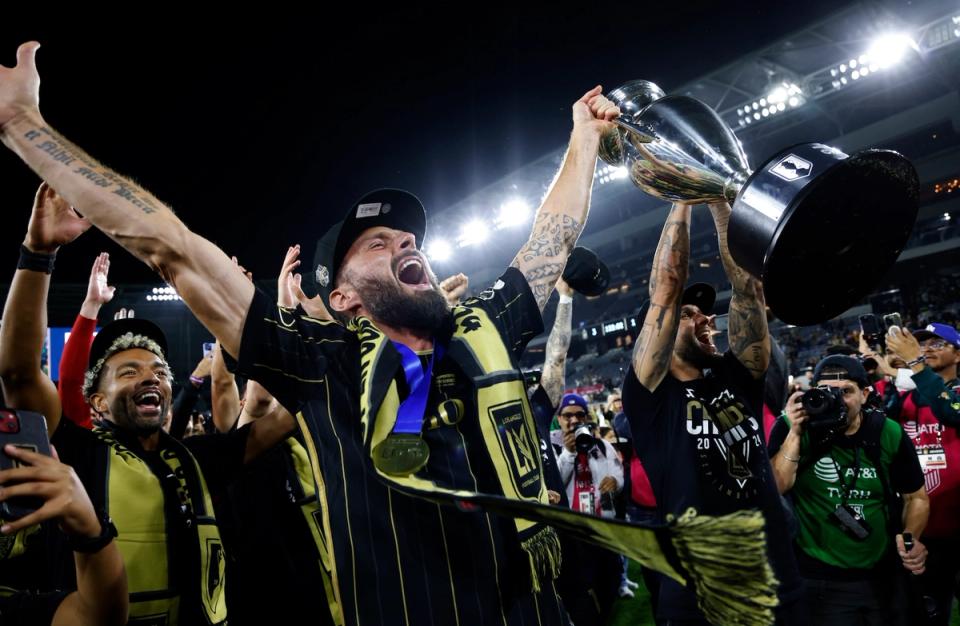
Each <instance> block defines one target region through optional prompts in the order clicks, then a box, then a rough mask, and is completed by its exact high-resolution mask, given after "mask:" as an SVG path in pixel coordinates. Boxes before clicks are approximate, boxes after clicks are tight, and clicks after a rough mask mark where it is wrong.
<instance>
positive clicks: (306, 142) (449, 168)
mask: <svg viewBox="0 0 960 626" xmlns="http://www.w3.org/2000/svg"><path fill="white" fill-rule="evenodd" d="M144 6H146V5H144ZM600 6H601V5H600V4H599V3H591V4H590V5H589V6H588V8H585V9H577V10H565V11H564V12H562V13H557V12H556V10H555V9H553V8H547V7H545V8H542V9H539V10H534V9H525V10H523V11H521V12H519V13H517V12H514V11H510V12H508V11H506V10H501V11H499V12H497V13H496V14H493V11H488V12H487V13H485V14H477V15H475V16H473V17H457V18H454V17H452V15H450V13H449V12H450V11H452V9H447V10H446V11H442V10H427V9H407V10H404V11H399V10H393V11H389V12H383V11H379V10H373V9H372V8H369V9H367V10H364V11H363V12H358V13H356V14H354V15H352V16H350V15H339V14H338V16H337V17H334V16H333V15H332V14H330V10H328V11H327V14H326V15H308V14H295V13H293V12H292V11H287V12H285V14H284V17H282V18H277V17H264V16H260V15H249V14H246V15H241V16H230V18H229V21H228V20H227V19H226V18H223V19H222V20H219V21H213V20H209V21H200V20H198V18H197V17H196V16H195V15H193V14H189V13H187V14H183V15H171V14H162V15H160V14H157V15H151V14H149V13H147V14H144V15H142V16H139V17H137V18H134V17H133V15H132V14H131V15H130V16H129V19H128V21H126V22H124V21H123V20H122V18H118V17H117V16H116V15H113V16H112V17H111V18H110V20H109V21H110V23H108V24H107V23H103V22H102V21H99V22H97V24H98V25H97V26H90V25H87V22H88V21H89V23H90V24H93V23H94V21H95V20H89V19H87V18H81V17H79V16H77V17H76V18H75V19H74V18H72V17H71V18H67V17H63V16H61V19H58V20H57V22H58V25H56V26H51V25H49V24H45V23H44V22H45V21H47V20H40V19H37V20H33V21H30V20H25V21H23V22H20V23H12V22H6V23H4V26H3V29H2V32H0V63H3V64H5V65H10V64H12V63H13V61H14V52H15V50H16V46H17V45H18V44H19V43H20V42H22V41H26V40H28V39H37V40H39V41H40V42H41V43H42V45H43V47H42V48H41V50H40V51H39V53H38V57H37V58H38V66H39V69H40V75H41V79H42V86H41V111H42V112H43V114H44V117H45V118H46V120H47V121H48V122H49V123H50V124H51V125H53V126H54V127H55V128H57V129H58V130H59V131H60V132H61V133H63V134H64V135H66V136H67V137H69V138H70V139H72V140H73V141H74V142H76V143H78V144H79V145H80V146H82V147H83V148H84V149H86V150H87V151H88V152H90V153H91V154H92V155H93V156H95V157H97V158H98V159H100V160H101V161H104V162H105V163H106V164H108V165H109V166H111V167H113V168H115V169H117V170H118V171H120V172H121V173H123V174H125V175H128V176H132V177H134V178H135V179H136V180H137V181H139V182H140V183H141V184H142V185H144V186H146V187H147V188H148V189H150V190H151V191H152V192H153V193H155V194H156V195H157V196H158V197H159V198H160V199H161V200H163V201H164V202H166V203H168V204H170V205H171V206H173V207H174V209H175V210H176V211H177V212H178V214H179V215H180V216H181V217H182V219H183V220H184V221H185V222H186V223H187V224H188V225H189V226H190V227H191V228H192V229H193V230H195V231H196V232H199V233H201V234H202V235H204V236H206V237H208V238H210V239H212V240H214V241H215V242H216V243H218V244H219V245H220V246H221V247H223V248H224V249H225V250H226V251H227V252H228V253H229V254H236V255H237V256H239V257H240V258H241V261H242V262H243V263H244V264H245V265H247V266H248V267H249V268H251V269H252V270H253V272H254V274H255V276H259V277H261V278H266V277H272V276H275V275H276V272H277V270H278V268H279V264H280V261H281V258H282V254H283V252H284V251H285V250H286V246H287V245H289V244H290V243H302V244H304V246H305V249H306V250H310V251H312V249H313V245H314V243H315V241H316V239H317V238H318V237H319V236H320V235H321V234H322V233H323V232H324V231H325V230H326V228H327V227H328V226H329V225H330V224H332V223H333V222H335V221H336V220H338V219H339V218H340V217H341V216H342V214H343V213H344V211H345V210H346V209H347V208H348V207H349V205H350V203H351V202H353V200H355V199H356V198H357V197H358V196H360V195H361V194H362V193H363V192H365V191H367V190H369V189H372V188H376V187H382V186H397V187H404V188H407V189H410V190H411V191H413V192H414V193H416V194H418V195H419V196H420V197H421V199H422V200H423V201H424V204H425V205H426V207H427V210H428V212H429V211H431V210H433V211H437V210H441V209H444V208H446V207H447V206H450V205H451V204H453V203H455V202H457V201H458V200H461V199H462V198H464V197H465V196H467V195H469V194H470V193H471V192H472V191H475V190H477V189H479V188H481V187H483V186H485V185H488V184H490V183H492V182H494V181H495V180H497V179H498V178H500V177H501V176H503V175H505V174H507V173H508V172H510V171H512V170H513V169H516V168H517V167H520V166H522V165H524V164H525V163H527V162H529V161H531V160H533V159H535V158H537V157H539V156H541V155H543V154H544V153H546V152H548V151H550V150H553V149H555V148H557V147H559V146H560V145H561V144H563V143H564V142H565V141H566V138H567V134H568V133H569V130H570V126H571V122H570V114H569V110H570V104H571V103H572V102H573V101H574V100H576V99H577V98H578V97H579V96H580V95H582V94H583V92H585V91H586V90H588V89H589V88H591V87H592V86H594V85H595V84H598V83H601V84H603V85H604V87H605V88H606V89H609V88H613V87H615V86H616V85H617V84H618V83H620V82H624V81H626V80H628V79H632V78H646V79H649V80H654V81H656V82H657V83H659V84H660V85H661V86H663V87H664V88H665V89H666V90H667V91H668V92H669V91H670V90H671V89H672V88H676V87H678V86H680V85H682V84H683V83H684V82H687V81H689V80H692V79H694V78H696V77H698V76H700V75H702V74H704V73H706V72H709V71H711V70H713V69H716V68H718V67H720V66H721V65H723V64H725V63H729V62H731V61H734V60H735V59H737V58H738V57H740V56H742V55H744V54H747V53H750V52H752V51H755V50H757V49H758V48H760V47H762V46H764V45H767V44H769V43H772V42H773V41H775V40H776V39H779V38H781V37H783V36H785V35H788V34H789V33H791V32H793V31H795V30H797V29H800V28H802V27H804V26H805V25H807V24H809V23H811V22H813V21H817V20H820V19H823V18H824V17H827V16H828V15H830V14H831V12H833V11H835V10H837V9H838V8H840V7H841V6H842V3H838V2H820V1H807V2H789V3H782V2H740V3H736V2H734V3H730V2H727V3H719V2H704V1H699V0H698V1H685V2H669V3H663V6H662V7H661V8H654V7H653V5H652V3H642V4H641V3H635V4H627V3H616V4H610V5H609V9H606V10H601V9H600ZM618 6H620V7H623V8H621V9H618V8H617V7H618ZM634 7H635V8H634ZM269 8H270V7H269V6H267V5H263V6H259V7H258V9H257V10H258V11H262V12H264V13H267V12H270V13H281V11H279V10H278V11H268V9H269ZM138 10H142V9H138ZM473 10H476V9H475V7H473V6H472V5H466V4H463V5H457V6H456V11H457V13H458V14H461V13H463V12H465V11H466V12H469V11H473ZM48 17H49V16H48ZM88 17H89V16H88ZM80 24H84V26H82V27H81V26H80ZM0 172H2V174H0V181H2V189H3V193H4V197H3V200H2V202H3V210H4V218H3V228H2V229H0V230H2V233H3V238H4V239H3V244H4V245H3V246H2V247H0V263H3V264H4V266H5V267H7V268H9V271H8V272H7V273H6V275H7V276H9V275H11V274H12V272H13V268H14V267H15V264H16V258H17V246H18V244H19V243H20V241H21V240H22V238H23V233H24V231H25V228H26V222H27V218H28V216H29V208H30V203H31V201H32V197H33V193H34V191H35V189H36V185H37V183H38V181H37V180H36V179H35V177H34V176H33V174H32V173H31V172H29V170H27V169H26V167H25V166H24V165H22V164H21V163H20V161H19V160H18V159H16V158H15V157H14V156H13V155H12V154H11V153H9V152H8V151H6V150H3V154H2V156H0ZM99 250H108V251H110V252H111V253H115V254H113V258H114V262H113V266H112V268H111V280H112V282H155V281H156V278H155V276H154V275H153V274H152V272H150V271H149V270H148V269H147V268H146V266H144V265H142V264H140V263H139V262H137V261H135V260H134V259H133V258H132V257H130V256H128V255H126V254H124V253H121V252H120V251H119V249H118V248H117V247H116V246H115V245H113V244H112V243H110V242H109V241H108V240H107V239H106V238H105V237H104V236H103V235H101V234H100V233H96V232H91V233H88V234H86V235H84V236H83V237H82V238H81V239H80V240H79V241H78V242H77V243H75V244H73V245H71V246H68V247H67V248H65V249H64V250H63V251H61V254H60V261H59V262H58V266H57V270H56V272H55V275H54V280H55V282H56V281H62V282H85V281H86V278H87V275H88V272H89V264H90V262H91V261H92V259H93V257H94V255H95V254H96V253H97V252H98V251H99ZM8 280H9V278H3V279H0V281H2V282H6V281H8Z"/></svg>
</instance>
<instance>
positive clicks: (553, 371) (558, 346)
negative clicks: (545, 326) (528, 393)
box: [540, 278, 573, 406]
mask: <svg viewBox="0 0 960 626" xmlns="http://www.w3.org/2000/svg"><path fill="white" fill-rule="evenodd" d="M557 292H558V293H559V294H560V298H561V302H560V303H559V304H558V305H557V317H556V318H555V319H554V321H553V330H551V331H550V336H549V337H548V338H547V350H546V352H547V355H546V359H545V360H544V362H543V376H542V377H541V378H540V385H541V386H542V387H543V390H544V391H546V392H547V397H548V398H550V403H551V404H552V405H553V406H557V405H559V404H560V398H561V396H562V395H563V388H564V387H565V386H566V379H565V377H564V368H565V367H566V365H567V350H569V349H570V328H571V317H572V315H573V302H563V301H562V300H563V299H564V297H566V298H570V297H572V296H573V289H572V288H571V287H570V285H568V284H567V283H566V281H564V280H563V279H562V278H561V279H559V280H558V281H557Z"/></svg>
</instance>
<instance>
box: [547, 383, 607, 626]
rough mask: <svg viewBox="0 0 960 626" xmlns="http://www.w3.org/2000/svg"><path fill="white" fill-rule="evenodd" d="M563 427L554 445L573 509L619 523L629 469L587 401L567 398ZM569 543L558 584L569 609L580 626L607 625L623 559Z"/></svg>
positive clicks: (562, 409)
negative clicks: (618, 503) (617, 502)
mask: <svg viewBox="0 0 960 626" xmlns="http://www.w3.org/2000/svg"><path fill="white" fill-rule="evenodd" d="M557 421H558V422H559V424H560V431H559V434H560V435H561V436H562V439H561V441H562V444H560V445H559V446H558V445H557V443H554V452H555V453H556V455H557V465H558V466H559V470H560V479H561V481H562V483H563V485H564V487H565V491H566V497H567V501H568V502H569V503H570V508H572V509H573V510H575V511H580V512H582V513H585V514H588V515H599V516H603V517H613V516H614V515H615V513H614V507H613V499H614V496H615V495H616V493H617V492H619V491H620V490H621V489H622V488H623V465H622V464H621V462H620V456H619V455H618V454H617V451H616V449H615V448H614V447H613V446H612V445H611V444H610V443H609V442H607V441H604V440H603V439H600V438H599V432H598V431H597V425H596V423H595V422H594V421H593V419H592V417H591V415H590V413H589V411H588V409H587V401H586V399H584V398H583V396H579V395H577V394H573V393H568V394H566V395H565V396H563V398H562V399H561V401H560V413H559V415H558V416H557ZM554 434H557V431H555V432H554ZM554 441H555V442H556V439H554ZM569 539H570V538H568V537H564V544H563V570H562V573H561V576H560V580H559V581H558V584H559V588H560V589H561V591H560V594H561V597H562V598H563V602H564V606H565V608H566V609H567V611H568V612H569V613H570V617H571V620H572V621H573V623H574V624H576V625H577V626H592V625H596V626H601V625H603V624H606V623H607V620H608V618H609V615H610V610H611V608H612V607H613V603H614V601H615V600H616V598H617V593H618V589H619V588H620V582H621V581H620V579H621V572H622V565H621V562H620V557H619V555H617V554H614V553H613V552H610V551H608V550H602V549H599V548H597V547H596V546H589V545H586V544H584V543H582V542H580V541H570V540H569Z"/></svg>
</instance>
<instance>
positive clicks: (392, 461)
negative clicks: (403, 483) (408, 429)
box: [373, 433, 430, 476]
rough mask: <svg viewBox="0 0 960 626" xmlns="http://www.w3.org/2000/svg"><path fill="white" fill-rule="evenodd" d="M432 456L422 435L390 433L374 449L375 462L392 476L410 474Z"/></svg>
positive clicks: (385, 472) (379, 468) (382, 470)
mask: <svg viewBox="0 0 960 626" xmlns="http://www.w3.org/2000/svg"><path fill="white" fill-rule="evenodd" d="M429 458H430V448H429V446H427V442H426V441H424V440H423V439H422V438H421V437H420V435H418V434H412V433H390V434H389V435H387V438H386V439H384V440H383V441H381V442H380V443H378V444H377V445H376V447H374V449H373V464H374V465H375V466H376V467H377V469H378V470H380V471H381V472H383V473H384V474H389V475H390V476H409V475H410V474H413V473H414V472H416V471H417V470H419V469H420V468H422V467H423V466H424V465H426V464H427V459H429Z"/></svg>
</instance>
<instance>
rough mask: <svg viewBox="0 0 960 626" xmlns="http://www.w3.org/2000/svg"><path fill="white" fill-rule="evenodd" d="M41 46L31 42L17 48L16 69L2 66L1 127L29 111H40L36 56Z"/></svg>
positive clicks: (0, 88) (0, 81) (0, 90)
mask: <svg viewBox="0 0 960 626" xmlns="http://www.w3.org/2000/svg"><path fill="white" fill-rule="evenodd" d="M39 47H40V44H39V43H37V42H35V41H31V42H28V43H25V44H23V45H21V46H20V47H19V48H17V65H16V67H12V68H10V67H4V66H2V65H0V127H2V126H4V125H5V124H6V123H7V122H9V121H10V120H12V119H13V118H15V117H17V116H18V115H20V114H21V113H24V112H27V111H37V110H39V109H40V74H38V73H37V65H36V62H35V56H36V54H37V48H39Z"/></svg>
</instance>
